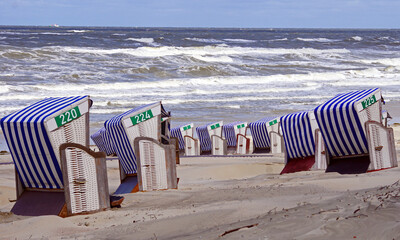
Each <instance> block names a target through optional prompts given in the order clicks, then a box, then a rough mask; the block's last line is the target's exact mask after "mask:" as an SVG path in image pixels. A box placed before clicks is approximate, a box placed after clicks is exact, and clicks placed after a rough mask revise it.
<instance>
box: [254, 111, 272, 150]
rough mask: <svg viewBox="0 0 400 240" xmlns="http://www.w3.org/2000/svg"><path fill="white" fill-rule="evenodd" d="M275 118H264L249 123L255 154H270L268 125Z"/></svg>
mask: <svg viewBox="0 0 400 240" xmlns="http://www.w3.org/2000/svg"><path fill="white" fill-rule="evenodd" d="M272 120H273V118H271V117H268V118H263V119H260V120H257V121H254V122H251V123H249V129H250V133H251V136H252V138H253V153H269V152H270V151H271V140H270V137H269V134H268V129H267V126H268V123H269V122H270V121H272Z"/></svg>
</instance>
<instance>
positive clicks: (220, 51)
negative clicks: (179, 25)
mask: <svg viewBox="0 0 400 240" xmlns="http://www.w3.org/2000/svg"><path fill="white" fill-rule="evenodd" d="M46 48H49V47H46ZM46 48H45V49H46ZM52 48H53V49H55V50H56V51H57V50H58V51H65V52H71V53H84V54H96V55H111V54H127V55H132V56H136V57H146V58H148V57H151V58H153V57H165V56H177V55H189V56H194V55H197V56H202V55H208V56H217V55H252V56H260V55H265V54H269V55H284V54H306V55H321V54H335V53H336V54H344V53H349V52H350V51H349V50H347V49H314V48H298V49H285V48H251V47H223V46H205V47H139V48H127V49H120V48H118V49H98V48H84V47H81V48H79V47H52Z"/></svg>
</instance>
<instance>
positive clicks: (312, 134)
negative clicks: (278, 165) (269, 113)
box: [280, 111, 326, 174]
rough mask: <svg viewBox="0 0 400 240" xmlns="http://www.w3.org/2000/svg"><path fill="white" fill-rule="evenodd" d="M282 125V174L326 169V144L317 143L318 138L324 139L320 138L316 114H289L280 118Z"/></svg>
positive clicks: (307, 112)
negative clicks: (283, 153)
mask: <svg viewBox="0 0 400 240" xmlns="http://www.w3.org/2000/svg"><path fill="white" fill-rule="evenodd" d="M280 123H281V127H282V135H283V139H284V142H285V167H284V169H283V170H282V172H281V174H284V173H293V172H298V171H308V170H311V169H325V168H326V164H324V163H325V162H326V158H325V154H323V152H324V150H323V149H324V142H323V141H315V139H316V138H317V139H320V140H322V137H319V135H320V131H319V128H318V124H317V122H316V120H315V116H314V113H313V112H312V111H304V112H298V113H292V114H288V115H285V116H283V117H281V118H280ZM316 149H319V150H318V151H316ZM316 152H317V154H316ZM319 153H320V154H319Z"/></svg>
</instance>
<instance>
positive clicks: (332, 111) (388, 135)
mask: <svg viewBox="0 0 400 240" xmlns="http://www.w3.org/2000/svg"><path fill="white" fill-rule="evenodd" d="M382 104H383V100H382V92H381V90H380V89H379V88H373V89H367V90H362V91H354V92H349V93H344V94H339V95H337V96H335V97H334V98H332V99H330V100H329V101H327V102H325V103H324V104H322V105H320V106H318V107H317V108H316V109H315V110H314V112H315V116H316V119H317V121H318V125H319V127H320V129H321V133H322V136H323V139H324V141H325V143H326V149H327V158H328V164H329V165H328V168H327V172H331V171H335V172H339V173H364V172H367V171H374V170H380V169H385V168H391V167H395V166H397V158H396V149H395V145H394V135H393V129H392V128H388V127H386V126H385V125H384V123H383V122H382V117H383V116H382Z"/></svg>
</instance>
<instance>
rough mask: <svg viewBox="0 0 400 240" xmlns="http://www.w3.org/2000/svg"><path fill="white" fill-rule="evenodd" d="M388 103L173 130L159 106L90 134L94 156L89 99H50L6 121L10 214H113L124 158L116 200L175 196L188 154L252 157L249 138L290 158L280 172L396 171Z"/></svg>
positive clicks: (353, 102)
mask: <svg viewBox="0 0 400 240" xmlns="http://www.w3.org/2000/svg"><path fill="white" fill-rule="evenodd" d="M381 95H382V94H381V90H380V89H378V88H374V89H368V90H362V91H355V92H350V93H345V94H339V95H337V96H335V97H334V98H332V99H330V100H329V101H327V102H326V103H324V104H321V105H320V106H318V107H316V108H315V109H314V110H312V111H303V112H297V113H291V114H287V115H285V116H281V117H276V118H264V119H260V120H258V121H254V122H250V123H247V122H234V123H230V124H225V125H224V124H223V121H219V122H214V123H210V124H206V125H204V126H198V127H196V128H195V127H194V124H192V123H190V124H185V125H182V126H179V127H177V128H172V129H171V114H170V112H167V111H166V110H165V109H164V107H163V105H162V104H161V102H155V103H152V104H147V105H143V106H140V107H137V108H134V109H132V110H130V111H127V112H125V113H122V114H119V115H117V116H114V117H113V118H111V119H109V120H107V121H105V123H104V127H103V128H101V129H100V130H99V131H97V132H96V133H94V134H93V135H92V136H91V138H92V140H93V142H94V143H95V144H96V145H97V147H98V149H99V152H95V151H93V150H91V149H90V148H89V110H90V107H91V106H92V101H91V100H90V98H89V96H79V97H61V98H46V99H44V100H42V101H39V102H37V103H35V104H33V105H31V106H28V107H26V108H24V109H22V110H20V111H18V112H15V113H13V114H10V115H8V116H6V117H4V118H2V119H1V121H0V124H1V127H2V129H3V133H4V136H5V139H6V141H7V144H8V146H9V149H10V153H11V155H12V157H13V161H14V163H15V170H16V171H15V174H16V189H17V202H16V204H15V205H14V207H13V209H12V212H14V213H15V214H20V215H30V216H37V215H44V214H55V215H60V216H69V215H73V214H80V213H88V212H93V211H99V210H102V209H106V208H109V207H110V196H109V190H108V180H107V171H106V163H105V159H106V155H108V156H112V155H115V156H116V157H117V158H118V160H119V166H120V180H121V184H120V186H119V187H118V189H117V190H116V192H115V194H124V193H131V192H136V191H152V190H163V189H170V188H177V186H178V178H177V174H176V164H177V163H179V155H180V154H181V155H186V156H196V155H202V154H211V155H227V154H228V153H235V154H249V153H250V152H249V151H250V145H251V143H250V141H251V139H252V141H253V142H252V146H253V153H265V152H271V153H284V154H285V167H284V169H283V170H282V172H281V173H282V174H283V173H290V172H297V171H304V170H310V169H326V171H327V172H329V171H336V172H340V173H361V172H367V171H374V170H380V169H385V168H390V167H395V166H397V159H396V150H395V146H394V136H393V129H391V128H389V127H387V122H386V119H385V114H386V113H385V112H382V104H383V98H382V96H381ZM248 129H249V131H250V133H251V138H250V136H249V135H247V134H248V131H247V130H248ZM194 131H196V133H197V138H196V137H195V135H194Z"/></svg>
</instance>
